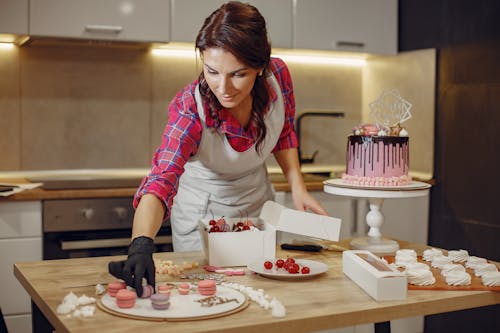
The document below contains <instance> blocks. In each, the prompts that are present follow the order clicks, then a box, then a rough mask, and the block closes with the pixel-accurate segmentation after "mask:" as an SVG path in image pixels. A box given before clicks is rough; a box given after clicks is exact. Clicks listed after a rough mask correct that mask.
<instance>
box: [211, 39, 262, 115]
mask: <svg viewBox="0 0 500 333" xmlns="http://www.w3.org/2000/svg"><path fill="white" fill-rule="evenodd" d="M202 59H203V74H204V76H205V80H206V81H207V83H208V86H209V88H210V90H212V92H213V93H214V94H215V96H216V97H217V99H218V100H219V103H220V104H221V105H222V106H223V107H224V108H226V109H233V108H237V107H238V106H240V105H242V103H244V102H248V99H249V98H250V92H251V91H252V88H253V85H254V83H255V78H256V77H257V74H258V73H259V71H260V70H258V69H254V68H250V67H247V66H246V65H245V64H243V63H241V62H240V61H239V60H238V59H237V58H236V57H235V56H234V55H233V54H232V53H230V52H227V51H224V50H223V49H220V48H209V49H206V50H205V51H203V53H202ZM243 105H244V104H243ZM250 105H251V104H250Z"/></svg>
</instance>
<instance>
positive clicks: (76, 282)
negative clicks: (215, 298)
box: [14, 240, 500, 333]
mask: <svg viewBox="0 0 500 333" xmlns="http://www.w3.org/2000/svg"><path fill="white" fill-rule="evenodd" d="M348 244H349V240H345V241H343V242H340V243H336V245H340V246H348ZM400 246H401V248H413V249H415V250H416V251H417V253H419V254H421V253H422V252H423V250H424V249H425V248H427V246H425V245H419V244H412V243H408V242H400ZM337 248H338V246H337ZM287 254H288V255H290V256H293V257H295V258H301V259H311V260H316V261H321V262H324V263H326V264H327V265H328V266H329V270H328V272H327V273H325V274H322V275H320V276H317V277H316V278H313V279H310V280H302V281H278V280H272V279H267V278H264V277H262V276H259V275H256V274H250V273H248V274H247V275H245V276H238V277H236V276H234V277H228V278H227V280H228V281H230V282H236V283H239V284H244V285H247V286H250V287H252V288H254V289H257V288H262V289H264V290H265V292H266V293H267V294H269V295H270V296H274V297H276V298H277V299H278V300H280V301H281V302H282V303H283V304H284V306H285V307H286V317H284V318H277V317H273V316H272V315H271V311H270V310H264V309H263V308H261V307H259V306H258V305H257V304H255V303H253V302H252V303H251V304H250V306H249V307H248V308H246V309H245V310H243V311H241V312H238V313H236V314H232V315H230V316H226V317H220V318H216V319H210V320H200V321H187V322H152V321H141V320H133V319H125V318H121V317H117V316H113V315H110V314H108V313H105V312H103V311H101V310H99V309H98V308H97V309H96V313H95V315H94V316H93V317H88V318H68V317H66V316H59V315H57V313H56V309H57V306H58V305H59V304H60V303H61V301H62V299H63V298H64V296H65V295H66V294H68V293H69V292H70V291H72V292H73V293H75V294H76V295H78V296H81V295H82V294H86V295H87V296H91V295H92V296H93V295H94V293H95V287H94V286H95V285H96V284H98V283H101V284H103V283H108V282H110V281H112V280H114V278H113V277H112V276H110V275H109V274H108V272H107V263H108V262H109V261H111V260H118V259H123V258H124V257H98V258H84V259H65V260H51V261H37V262H27V263H17V264H15V266H14V274H15V276H16V277H17V279H18V280H19V281H20V282H21V284H22V285H23V287H24V288H25V289H26V290H27V292H28V293H29V295H30V296H31V299H32V303H33V316H34V325H33V327H34V329H35V330H37V331H50V330H51V329H52V327H53V328H54V329H56V330H57V332H58V333H62V332H85V333H86V332H125V331H127V332H176V333H182V332H190V333H191V332H238V333H245V332H278V331H281V332H287V333H292V332H309V331H315V330H324V329H328V328H337V327H343V326H351V325H357V324H366V323H381V322H387V321H390V320H392V319H397V318H404V317H411V316H418V315H430V314H437V313H443V312H449V311H456V310H463V309H469V308H476V307H482V306H487V305H494V304H499V303H500V293H499V292H491V291H414V290H409V291H408V298H407V299H406V300H405V301H386V302H376V301H374V300H373V299H372V298H371V297H370V296H368V295H367V294H366V293H365V292H363V291H362V290H361V289H360V288H359V287H358V286H357V285H356V284H355V283H354V282H352V281H351V280H349V278H347V277H346V276H345V275H344V274H343V273H342V253H341V252H338V251H326V250H324V251H322V252H319V253H311V252H298V251H291V252H284V251H279V253H278V254H277V256H286V255H287ZM155 258H158V259H169V260H173V261H174V263H179V264H181V263H182V262H184V261H188V262H190V261H198V262H199V263H200V265H201V266H202V265H203V264H204V259H203V257H202V254H201V253H198V252H196V253H157V254H155ZM200 271H201V270H200ZM157 280H159V281H175V279H173V278H171V277H169V276H166V275H160V276H158V278H157ZM44 323H45V324H46V325H44Z"/></svg>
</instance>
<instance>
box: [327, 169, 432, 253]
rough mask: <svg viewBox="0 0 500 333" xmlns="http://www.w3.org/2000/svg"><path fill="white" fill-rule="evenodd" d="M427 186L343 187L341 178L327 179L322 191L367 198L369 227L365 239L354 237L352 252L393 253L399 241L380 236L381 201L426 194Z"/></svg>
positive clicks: (427, 193) (344, 185)
mask: <svg viewBox="0 0 500 333" xmlns="http://www.w3.org/2000/svg"><path fill="white" fill-rule="evenodd" d="M430 187H431V185H430V184H427V183H424V182H419V181H412V182H411V183H410V184H408V185H402V186H390V187H366V186H357V185H351V184H344V183H343V182H342V179H340V178H336V179H329V180H326V181H325V182H324V187H323V190H324V191H325V192H326V193H330V194H333V195H340V196H346V197H352V198H356V199H362V198H363V199H367V200H368V202H369V204H370V210H369V211H368V213H367V214H366V223H367V224H368V226H369V227H370V230H369V231H368V236H367V237H360V238H354V239H353V240H352V241H351V244H350V245H351V249H354V250H367V251H371V252H373V253H376V254H392V253H394V252H395V251H397V250H398V249H399V244H398V242H396V241H394V240H392V239H387V238H384V237H382V233H381V232H380V228H381V227H382V224H383V223H384V215H383V214H382V204H383V203H384V199H398V198H399V199H401V198H416V197H424V196H427V195H429V188H430Z"/></svg>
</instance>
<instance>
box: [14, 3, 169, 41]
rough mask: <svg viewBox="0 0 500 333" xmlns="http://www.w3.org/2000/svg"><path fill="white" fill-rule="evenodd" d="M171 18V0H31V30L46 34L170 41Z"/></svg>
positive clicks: (31, 31) (40, 34)
mask: <svg viewBox="0 0 500 333" xmlns="http://www.w3.org/2000/svg"><path fill="white" fill-rule="evenodd" d="M9 2H15V0H9ZM169 19H170V1H169V0H148V1H140V0H106V1H102V0H72V1H67V0H30V31H29V33H30V35H32V36H44V37H64V38H83V39H102V40H118V41H138V42H142V41H144V42H168V41H169V40H170V38H169V37H170V22H169Z"/></svg>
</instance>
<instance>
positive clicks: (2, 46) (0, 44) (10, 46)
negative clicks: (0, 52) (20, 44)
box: [0, 42, 14, 50]
mask: <svg viewBox="0 0 500 333" xmlns="http://www.w3.org/2000/svg"><path fill="white" fill-rule="evenodd" d="M13 48H14V43H3V42H0V49H4V50H9V49H13Z"/></svg>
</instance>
